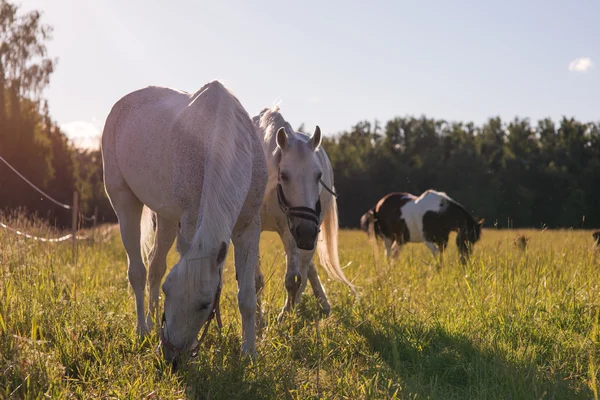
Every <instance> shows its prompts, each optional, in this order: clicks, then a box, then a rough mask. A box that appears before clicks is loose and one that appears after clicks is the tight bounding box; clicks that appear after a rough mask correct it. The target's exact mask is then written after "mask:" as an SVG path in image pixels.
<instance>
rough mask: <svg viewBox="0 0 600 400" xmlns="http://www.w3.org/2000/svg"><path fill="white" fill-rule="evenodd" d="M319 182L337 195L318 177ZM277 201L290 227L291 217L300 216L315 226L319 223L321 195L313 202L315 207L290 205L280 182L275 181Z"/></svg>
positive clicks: (335, 194) (333, 193) (334, 194)
mask: <svg viewBox="0 0 600 400" xmlns="http://www.w3.org/2000/svg"><path fill="white" fill-rule="evenodd" d="M319 182H320V183H321V185H323V187H324V188H325V190H327V191H328V192H329V193H331V194H332V195H333V196H334V197H337V196H338V195H337V193H335V192H334V191H333V190H331V189H330V188H329V187H327V185H326V184H325V183H324V182H323V180H322V179H319ZM277 201H278V203H279V207H280V208H281V211H283V213H284V214H285V216H286V217H287V220H288V225H289V226H290V227H291V220H290V219H291V218H292V217H295V218H301V219H305V220H308V221H311V222H314V223H315V224H316V225H317V226H318V225H320V224H321V197H320V196H319V199H318V200H317V203H316V204H315V208H314V209H313V208H310V207H290V203H289V202H288V201H287V199H286V197H285V194H284V193H283V187H282V186H281V183H279V182H277Z"/></svg>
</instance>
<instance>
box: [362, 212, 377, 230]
mask: <svg viewBox="0 0 600 400" xmlns="http://www.w3.org/2000/svg"><path fill="white" fill-rule="evenodd" d="M374 216H375V209H374V208H372V209H370V210H369V211H367V212H366V213H364V214H363V216H362V217H360V229H362V230H363V231H365V232H367V233H368V232H369V226H370V225H371V223H373V219H374Z"/></svg>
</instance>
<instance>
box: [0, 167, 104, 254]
mask: <svg viewBox="0 0 600 400" xmlns="http://www.w3.org/2000/svg"><path fill="white" fill-rule="evenodd" d="M0 161H2V162H3V163H4V164H6V166H7V167H8V168H10V169H11V170H12V171H13V172H14V173H15V174H17V176H18V177H19V178H21V179H22V180H24V181H25V182H26V183H27V184H28V185H29V186H31V187H32V188H33V189H35V190H36V191H37V192H38V193H40V194H41V195H42V196H44V197H46V198H47V199H48V200H50V201H51V202H52V203H54V204H56V205H57V206H59V207H61V208H63V209H65V210H71V213H72V227H71V233H69V234H68V235H64V236H61V237H57V238H47V237H41V236H35V235H31V234H29V233H26V232H23V231H21V230H19V229H16V228H13V227H10V226H8V225H6V224H5V223H2V222H0V227H1V228H4V229H6V230H8V231H11V232H13V233H15V234H17V235H19V236H23V237H25V238H28V239H32V240H36V241H39V242H45V243H58V242H64V241H66V240H71V241H72V242H73V253H74V254H75V250H76V242H77V241H78V240H92V239H93V238H90V237H87V236H81V235H77V230H78V228H79V221H80V220H83V221H88V222H93V223H94V228H95V227H96V223H97V220H98V209H97V208H96V210H95V212H94V215H92V216H85V215H83V214H82V213H80V212H79V208H78V203H79V201H78V199H79V194H78V193H77V192H74V193H73V204H72V205H69V204H65V203H61V202H60V201H58V200H56V199H55V198H54V197H52V196H50V195H49V194H48V193H46V192H44V191H43V190H42V189H40V188H39V187H37V186H36V185H35V184H33V183H32V182H31V181H30V180H29V179H27V178H26V177H25V176H24V175H23V174H21V173H20V172H19V171H18V170H17V169H16V168H15V167H13V166H12V165H11V164H10V163H9V162H8V161H6V160H5V159H4V157H2V156H0ZM103 241H107V239H103Z"/></svg>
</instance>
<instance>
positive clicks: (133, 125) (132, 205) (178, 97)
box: [102, 81, 267, 360]
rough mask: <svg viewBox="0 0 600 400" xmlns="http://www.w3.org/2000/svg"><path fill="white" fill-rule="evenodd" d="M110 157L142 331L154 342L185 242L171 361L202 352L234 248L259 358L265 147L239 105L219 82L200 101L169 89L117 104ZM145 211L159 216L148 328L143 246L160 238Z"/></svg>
mask: <svg viewBox="0 0 600 400" xmlns="http://www.w3.org/2000/svg"><path fill="white" fill-rule="evenodd" d="M102 156H103V162H104V183H105V186H106V192H107V194H108V196H109V197H110V201H111V203H112V206H113V208H114V210H115V212H116V214H117V216H118V218H119V224H120V228H121V236H122V240H123V245H124V246H125V250H126V251H127V258H128V263H129V268H128V276H129V282H130V283H131V286H132V287H133V291H134V293H135V302H136V309H137V331H138V333H139V334H140V335H145V334H147V333H148V331H149V327H150V326H151V324H152V318H155V317H156V316H157V309H158V294H159V287H160V282H161V279H162V277H163V276H164V274H165V271H166V257H167V253H168V251H169V249H170V247H171V245H172V244H173V240H174V239H175V236H176V235H177V239H178V240H177V244H178V246H177V247H178V250H179V253H180V255H181V258H180V260H179V261H178V263H177V264H176V265H175V266H174V267H173V269H172V270H171V272H170V273H169V275H168V276H167V279H166V280H165V283H164V284H163V286H162V288H163V291H164V294H165V305H164V313H163V323H162V327H161V343H162V350H163V354H164V356H165V358H166V359H167V360H173V359H174V358H175V356H178V355H180V353H182V352H185V351H187V349H192V348H194V347H195V345H196V344H197V339H196V336H197V334H198V332H199V330H200V328H201V327H202V325H204V324H205V323H207V321H210V320H211V319H212V317H213V316H214V315H215V314H216V313H217V311H218V299H219V293H220V289H221V285H222V281H221V272H222V266H223V261H224V260H225V257H226V255H227V251H228V248H229V242H230V240H231V241H232V242H233V245H234V249H235V270H236V276H237V280H238V287H239V293H238V304H239V309H240V313H241V316H242V330H243V347H242V349H243V351H244V352H251V353H253V352H254V351H255V338H256V332H255V318H256V316H255V313H256V292H255V276H254V274H255V269H256V264H257V261H258V243H259V240H260V226H261V224H260V214H259V210H260V206H261V203H262V199H263V196H264V189H265V185H266V181H267V169H266V163H265V157H264V155H263V152H262V147H261V144H260V140H258V139H257V137H256V134H255V132H254V128H253V126H252V122H251V120H250V118H249V116H248V114H247V113H246V111H245V110H244V108H243V107H242V105H241V104H240V103H239V101H238V100H237V99H236V98H235V96H234V95H233V94H232V93H231V92H230V91H229V90H228V89H226V88H225V87H224V86H223V85H222V84H221V83H219V82H218V81H214V82H210V83H208V84H206V85H204V86H203V87H202V88H201V89H200V90H199V91H197V92H196V93H194V94H190V93H185V92H181V91H177V90H173V89H168V88H162V87H148V88H145V89H141V90H138V91H136V92H133V93H130V94H128V95H126V96H125V97H123V98H122V99H121V100H119V101H118V102H117V103H116V104H115V105H114V107H113V108H112V110H111V112H110V114H109V116H108V118H107V120H106V125H105V127H104V132H103V135H102ZM144 205H145V206H147V207H148V208H149V209H150V210H152V211H153V212H154V213H155V214H156V235H155V237H154V245H153V246H152V250H151V251H150V253H149V289H150V293H149V311H150V313H149V315H148V321H145V319H144V289H145V286H146V269H145V267H144V262H143V260H142V252H141V246H140V240H141V243H145V239H148V238H151V235H148V234H151V232H152V213H151V212H144V213H142V209H143V207H144ZM142 214H143V215H144V218H143V219H142ZM141 220H142V221H141ZM140 221H141V224H140ZM178 223H180V224H181V225H180V226H181V230H180V231H178V229H177V225H178ZM217 316H218V315H217ZM207 327H208V324H207V325H206V327H205V329H206V328H207Z"/></svg>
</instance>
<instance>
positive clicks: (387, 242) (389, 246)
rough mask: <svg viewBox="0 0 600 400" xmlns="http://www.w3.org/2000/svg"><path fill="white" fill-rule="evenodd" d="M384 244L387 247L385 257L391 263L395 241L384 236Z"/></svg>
mask: <svg viewBox="0 0 600 400" xmlns="http://www.w3.org/2000/svg"><path fill="white" fill-rule="evenodd" d="M383 244H384V245H385V255H386V257H387V258H388V261H389V260H390V259H391V258H392V245H393V244H394V240H393V239H390V238H388V237H387V236H384V237H383Z"/></svg>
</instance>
